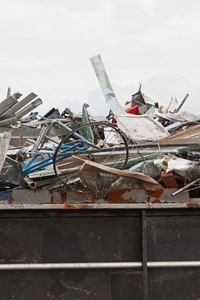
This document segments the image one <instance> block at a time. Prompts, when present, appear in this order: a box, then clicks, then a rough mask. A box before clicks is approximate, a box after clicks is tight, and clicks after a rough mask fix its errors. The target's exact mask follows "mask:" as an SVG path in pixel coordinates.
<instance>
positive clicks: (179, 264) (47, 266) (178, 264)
mask: <svg viewBox="0 0 200 300" xmlns="http://www.w3.org/2000/svg"><path fill="white" fill-rule="evenodd" d="M141 267H142V262H123V263H121V262H110V263H44V264H42V263H41V264H0V271H1V270H53V269H123V268H130V269H132V268H141ZM147 267H148V268H191V267H200V261H166V262H147Z"/></svg>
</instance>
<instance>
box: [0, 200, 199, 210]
mask: <svg viewBox="0 0 200 300" xmlns="http://www.w3.org/2000/svg"><path fill="white" fill-rule="evenodd" d="M7 201H8V200H7ZM7 201H6V202H7ZM2 202H3V201H2ZM194 205H195V204H194ZM190 207H192V206H191V204H190ZM195 207H200V203H197V204H196V206H195ZM163 208H164V209H165V208H166V209H171V208H173V209H174V208H188V206H187V203H160V204H151V203H149V204H147V203H144V204H142V203H136V204H118V203H117V204H86V203H85V204H84V203H77V204H68V203H66V204H0V210H15V209H74V210H76V209H163Z"/></svg>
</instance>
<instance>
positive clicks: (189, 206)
mask: <svg viewBox="0 0 200 300" xmlns="http://www.w3.org/2000/svg"><path fill="white" fill-rule="evenodd" d="M186 205H187V208H196V207H200V203H186Z"/></svg>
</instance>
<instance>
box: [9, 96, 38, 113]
mask: <svg viewBox="0 0 200 300" xmlns="http://www.w3.org/2000/svg"><path fill="white" fill-rule="evenodd" d="M36 97H37V95H36V94H35V93H30V94H29V95H28V96H26V97H25V98H24V99H22V100H21V101H20V102H18V103H16V104H15V105H14V106H12V107H11V108H10V109H9V110H7V111H6V115H7V114H9V113H15V112H16V111H18V110H20V109H21V108H22V107H24V106H25V105H26V104H28V103H29V102H31V101H32V100H33V99H34V98H36Z"/></svg>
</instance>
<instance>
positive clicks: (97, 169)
mask: <svg viewBox="0 0 200 300" xmlns="http://www.w3.org/2000/svg"><path fill="white" fill-rule="evenodd" d="M79 175H80V178H81V179H82V181H83V182H84V183H85V184H86V186H87V187H88V188H89V189H90V191H91V193H92V196H93V198H94V199H105V198H106V196H107V195H108V193H109V192H110V191H111V190H117V189H120V188H121V189H122V188H145V189H148V190H153V191H154V190H158V189H163V188H162V186H161V185H160V184H159V183H158V182H157V181H156V180H154V179H153V178H151V177H149V176H146V175H144V174H142V173H139V172H132V173H130V172H128V171H122V170H117V169H113V168H110V167H107V166H104V165H101V164H98V163H95V162H92V161H85V162H84V164H83V165H82V167H81V168H80V170H79Z"/></svg>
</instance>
